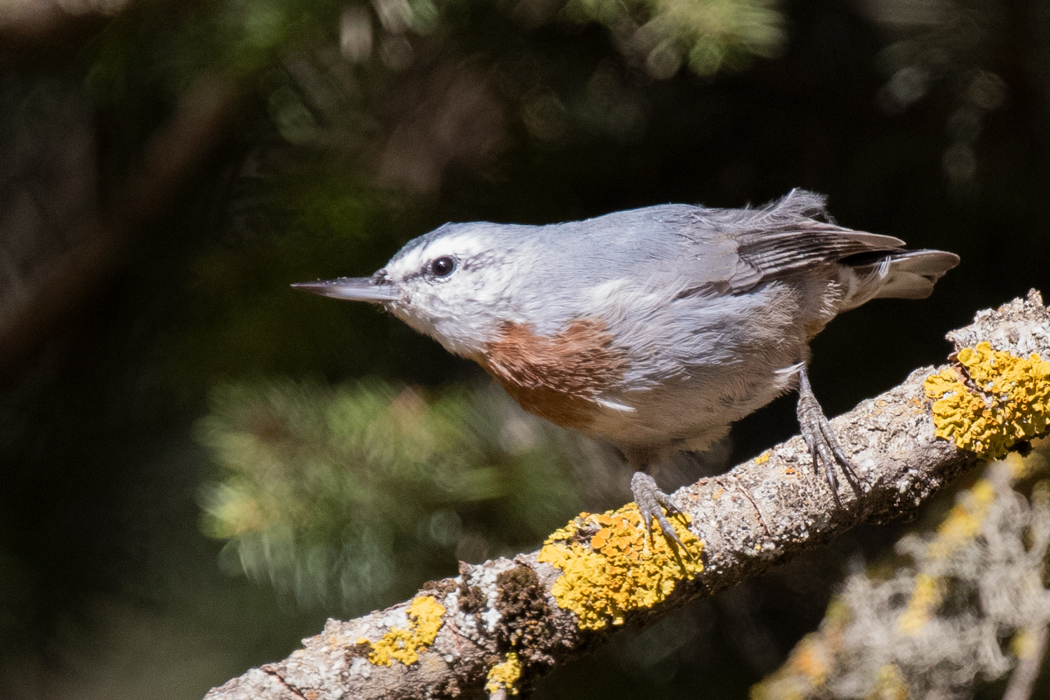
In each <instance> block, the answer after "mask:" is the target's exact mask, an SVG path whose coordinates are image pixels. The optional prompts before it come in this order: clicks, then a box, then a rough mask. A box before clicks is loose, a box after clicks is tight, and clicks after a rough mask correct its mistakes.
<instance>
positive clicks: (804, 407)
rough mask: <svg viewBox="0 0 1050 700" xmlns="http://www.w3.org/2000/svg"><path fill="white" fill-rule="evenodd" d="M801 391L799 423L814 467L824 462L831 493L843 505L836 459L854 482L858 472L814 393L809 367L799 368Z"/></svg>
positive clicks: (848, 478) (837, 502)
mask: <svg viewBox="0 0 1050 700" xmlns="http://www.w3.org/2000/svg"><path fill="white" fill-rule="evenodd" d="M798 394H799V396H798V409H797V412H798V423H799V427H800V428H801V431H802V439H803V440H805V441H806V446H807V447H809V454H810V457H811V458H812V459H813V469H814V470H816V471H819V470H820V467H821V465H823V467H824V476H825V477H826V478H827V480H828V485H829V486H831V497H832V498H834V499H835V505H836V506H838V507H840V508H841V507H842V501H840V500H839V493H838V491H839V482H838V478H836V476H835V463H836V462H837V463H838V464H839V466H840V467H842V471H843V473H844V474H845V475H846V480H847V481H850V483H851V485H852V483H853V480H855V478H856V473H855V472H854V470H853V465H852V464H851V463H850V461H849V458H848V457H846V453H845V452H844V451H843V449H842V447H841V446H840V445H839V442H838V440H837V439H836V438H835V431H833V430H832V429H831V423H830V422H828V419H827V417H826V416H825V415H824V411H823V409H821V407H820V404H819V403H818V402H817V397H816V396H815V395H814V394H813V387H811V386H810V384H809V377H808V376H807V375H806V371H805V368H802V369H801V370H799V388H798Z"/></svg>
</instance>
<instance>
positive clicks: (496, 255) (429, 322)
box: [292, 223, 529, 358]
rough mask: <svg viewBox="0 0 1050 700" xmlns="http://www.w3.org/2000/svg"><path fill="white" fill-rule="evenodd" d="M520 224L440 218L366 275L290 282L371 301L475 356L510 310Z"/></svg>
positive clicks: (520, 256) (460, 351)
mask: <svg viewBox="0 0 1050 700" xmlns="http://www.w3.org/2000/svg"><path fill="white" fill-rule="evenodd" d="M526 228H529V227H524V226H500V225H496V224H489V223H471V224H445V225H444V226H442V227H441V228H438V229H436V230H434V231H432V232H430V233H428V234H426V235H423V236H420V237H419V238H416V239H413V240H412V241H409V242H408V243H407V244H406V245H405V246H404V247H403V248H402V249H401V250H400V251H398V253H397V254H396V255H395V256H394V257H393V258H391V259H390V261H389V262H388V263H387V264H386V265H385V266H384V267H383V268H382V269H381V270H379V271H377V272H376V273H375V274H373V275H372V276H371V277H340V278H338V279H333V280H323V281H322V280H319V281H317V282H304V283H301V284H294V285H292V286H293V287H295V288H296V289H302V290H304V291H308V292H313V293H315V294H322V295H324V296H328V297H333V298H336V299H348V300H351V301H367V302H371V303H374V304H379V305H380V306H383V307H384V308H385V309H387V310H388V311H390V312H391V313H393V314H394V315H395V316H397V317H398V318H400V319H401V320H403V321H404V322H405V323H407V324H408V325H409V326H411V327H412V328H414V329H415V330H417V331H419V332H420V333H424V334H426V335H429V336H431V337H433V338H435V339H436V340H437V341H438V342H440V343H441V344H442V345H444V346H445V348H446V349H448V350H449V351H450V352H453V353H455V354H457V355H461V356H464V357H471V358H477V357H478V356H479V354H481V353H482V352H483V351H484V350H483V349H484V346H485V343H486V342H488V341H490V340H491V339H492V335H493V333H494V332H495V329H497V328H498V327H499V325H500V323H501V322H503V321H506V320H508V317H510V316H512V315H513V313H514V307H515V304H513V299H512V294H511V286H512V285H513V284H514V282H515V279H516V275H514V274H512V272H513V268H515V267H516V266H518V265H519V263H520V262H521V261H522V259H523V252H524V251H523V248H524V247H526V246H524V245H523V244H522V241H523V238H527V237H523V236H520V235H514V233H515V230H517V229H526ZM518 233H519V234H520V233H524V231H519V232H518ZM524 257H527V255H526V256H524Z"/></svg>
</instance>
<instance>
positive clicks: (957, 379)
mask: <svg viewBox="0 0 1050 700" xmlns="http://www.w3.org/2000/svg"><path fill="white" fill-rule="evenodd" d="M956 357H957V358H958V361H959V364H960V365H962V367H963V368H964V369H965V371H966V375H967V376H966V377H963V376H962V375H961V373H960V371H959V370H958V369H956V368H954V367H950V368H948V369H946V370H944V371H942V372H940V373H939V374H935V375H933V376H930V377H927V378H926V382H925V389H926V395H927V396H929V397H930V398H931V399H934V400H935V401H934V404H933V422H934V425H935V426H936V428H937V437H941V438H945V439H948V440H954V441H955V444H956V445H958V446H959V447H960V448H962V449H965V450H969V451H971V452H975V453H977V454H978V455H979V456H981V457H982V458H984V459H997V458H999V457H1001V456H1002V455H1004V454H1005V453H1006V451H1007V450H1008V449H1009V448H1010V447H1011V446H1012V445H1013V444H1014V443H1015V442H1017V441H1018V440H1026V439H1028V438H1032V437H1035V436H1037V435H1040V434H1041V433H1043V432H1045V431H1046V429H1047V425H1048V421H1050V362H1044V361H1043V360H1042V359H1041V358H1040V357H1039V355H1037V354H1034V353H1033V354H1032V355H1031V356H1030V357H1028V359H1024V358H1020V357H1015V356H1014V355H1011V354H1010V353H1008V352H1004V351H1001V350H993V349H992V346H991V345H990V344H988V343H987V342H982V343H978V344H977V347H975V348H963V349H962V350H960V351H959V352H958V353H957V354H956ZM967 378H968V379H969V382H970V384H969V385H968V384H967V381H966V379H967ZM971 386H972V387H976V391H975V390H974V389H972V388H971Z"/></svg>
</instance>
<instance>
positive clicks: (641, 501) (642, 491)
mask: <svg viewBox="0 0 1050 700" xmlns="http://www.w3.org/2000/svg"><path fill="white" fill-rule="evenodd" d="M631 493H632V494H634V502H635V503H637V504H638V510H639V512H641V514H642V521H643V522H644V523H645V529H646V531H648V533H649V536H650V537H653V536H655V533H654V532H653V520H654V519H655V520H656V522H658V523H659V524H660V529H661V530H663V533H664V537H667V538H670V539H672V540H674V542H675V543H676V544H677V545H678V546H679V547H681V548H682V551H684V552H687V553H688V552H689V550H688V549H686V546H685V544H683V543H682V540H680V539H678V534H677V533H676V532H675V531H674V527H673V526H672V525H671V522H670V521H669V520H668V519H667V516H666V515H664V510H666V511H667V512H668V513H670V514H671V515H682V511H680V510H678V506H676V505H675V504H674V503H673V502H672V501H671V497H670V496H668V495H667V494H666V493H664V492H663V491H661V490H660V487H659V486H657V485H656V481H655V480H654V479H653V477H651V476H649V475H648V474H646V473H645V472H635V473H634V476H632V477H631Z"/></svg>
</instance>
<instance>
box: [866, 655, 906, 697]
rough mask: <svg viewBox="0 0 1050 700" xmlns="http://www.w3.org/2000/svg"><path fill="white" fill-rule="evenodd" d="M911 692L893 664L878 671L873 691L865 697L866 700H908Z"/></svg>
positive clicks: (902, 675)
mask: <svg viewBox="0 0 1050 700" xmlns="http://www.w3.org/2000/svg"><path fill="white" fill-rule="evenodd" d="M910 697H911V691H910V690H909V689H908V683H907V681H906V680H904V674H902V673H901V671H900V669H899V668H897V666H896V665H894V664H886V665H885V666H882V667H881V668H880V669H879V672H878V675H877V676H876V677H875V689H874V690H873V691H872V692H871V693H869V694H868V695H867V698H866V700H908V698H910Z"/></svg>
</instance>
